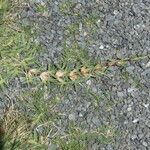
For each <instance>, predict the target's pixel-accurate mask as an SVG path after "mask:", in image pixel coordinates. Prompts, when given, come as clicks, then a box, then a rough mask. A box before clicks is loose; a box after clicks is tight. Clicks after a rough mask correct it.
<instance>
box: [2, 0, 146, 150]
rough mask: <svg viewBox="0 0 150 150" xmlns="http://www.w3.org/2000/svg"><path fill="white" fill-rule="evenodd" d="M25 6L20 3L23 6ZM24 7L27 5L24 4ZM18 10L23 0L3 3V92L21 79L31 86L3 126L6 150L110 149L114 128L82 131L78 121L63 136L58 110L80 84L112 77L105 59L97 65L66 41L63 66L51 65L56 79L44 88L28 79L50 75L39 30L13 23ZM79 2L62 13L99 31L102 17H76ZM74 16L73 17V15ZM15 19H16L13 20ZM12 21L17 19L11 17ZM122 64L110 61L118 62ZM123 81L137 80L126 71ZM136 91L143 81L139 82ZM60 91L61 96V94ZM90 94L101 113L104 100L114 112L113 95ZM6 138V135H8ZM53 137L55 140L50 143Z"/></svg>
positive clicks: (71, 32) (74, 28) (70, 29)
mask: <svg viewBox="0 0 150 150" xmlns="http://www.w3.org/2000/svg"><path fill="white" fill-rule="evenodd" d="M19 2H20V3H19ZM18 3H19V6H20V8H21V5H20V4H21V1H18ZM16 6H17V1H8V0H0V88H1V89H0V90H1V91H2V92H3V89H5V88H6V87H7V86H9V83H11V81H12V80H14V79H15V78H17V77H18V78H20V77H22V78H23V80H24V82H25V83H26V84H27V85H28V88H29V90H24V91H22V92H20V94H19V95H15V98H16V103H15V107H14V105H13V106H10V107H9V108H8V110H7V111H6V112H5V116H4V118H3V119H2V121H1V123H0V146H1V145H3V146H4V150H5V149H6V150H7V149H8V150H9V149H10V150H14V149H15V150H27V149H32V150H34V149H35V150H38V149H39V150H45V149H47V148H48V145H49V144H53V150H56V149H57V147H59V149H60V150H87V149H88V144H89V143H90V142H92V141H95V140H96V141H97V142H98V143H100V144H107V143H111V142H112V141H113V138H114V136H116V131H115V129H114V128H113V127H112V126H100V127H97V128H96V129H90V130H89V131H88V132H87V131H86V130H85V129H83V128H81V127H79V126H78V125H77V124H75V122H68V129H67V130H66V131H65V135H60V134H58V133H57V131H58V128H57V125H56V124H57V121H58V120H59V119H60V118H61V115H60V113H59V111H58V110H57V109H56V108H57V107H56V106H58V105H59V104H60V103H61V100H62V99H63V97H64V96H65V95H66V94H67V91H69V90H70V89H72V88H74V89H75V90H76V89H78V88H79V86H80V84H81V83H83V82H86V80H88V79H90V78H96V79H97V77H99V76H107V71H109V70H108V69H107V67H111V65H110V66H107V67H106V64H105V63H103V62H101V61H100V60H93V59H92V58H90V57H89V55H88V53H87V50H86V49H83V48H81V47H80V46H79V45H78V44H77V42H76V41H75V40H74V41H73V42H72V44H71V46H70V47H69V46H67V44H66V41H65V40H64V45H63V49H64V51H63V54H62V55H61V57H60V63H59V64H57V65H51V64H49V66H48V68H47V69H48V72H49V73H50V74H51V78H50V80H48V81H47V82H45V83H43V82H41V80H40V77H39V75H37V76H32V77H31V78H29V77H28V76H27V74H28V71H29V70H30V69H35V68H36V69H37V70H38V71H39V72H40V73H42V72H44V71H46V69H45V68H43V67H42V65H41V64H40V63H39V62H38V58H37V57H38V54H39V52H41V51H40V50H41V47H40V45H38V44H36V43H34V42H33V41H32V40H31V38H34V37H35V36H36V34H37V32H35V31H36V30H37V29H36V28H33V27H31V26H23V25H18V24H17V22H16V18H13V17H14V16H13V12H14V10H16V9H15V7H16ZM73 6H74V3H72V2H70V1H65V2H63V3H62V4H60V6H59V7H60V11H61V12H62V13H64V15H72V16H76V17H77V18H78V19H79V20H80V21H81V22H82V23H83V26H85V27H86V28H91V30H90V31H91V32H92V30H93V29H94V30H96V24H95V23H96V21H97V19H98V18H97V16H95V15H93V14H91V15H89V16H86V17H85V18H84V16H81V15H79V14H72V12H71V9H72V7H73ZM45 11H47V8H46V7H45V6H43V5H38V6H37V12H39V13H44V12H45ZM68 12H69V13H68ZM10 14H11V15H10ZM10 16H11V17H10ZM65 30H66V32H67V37H71V38H72V37H74V36H75V34H77V33H78V32H79V24H78V23H75V24H70V25H68V26H67V27H66V28H65ZM145 58H146V57H145V56H144V57H142V56H140V57H133V58H132V60H131V61H139V60H140V59H145ZM114 61H116V60H110V63H113V62H114ZM127 61H130V59H129V58H124V59H121V60H120V61H118V62H117V63H118V69H119V67H121V68H123V67H124V68H125V67H126V63H127ZM97 64H100V65H102V70H101V71H100V72H99V73H97V74H92V73H93V72H94V71H93V70H94V67H95V65H97ZM83 66H84V67H87V68H88V69H89V70H90V73H91V74H92V75H91V76H87V77H85V76H84V77H83V75H82V74H81V67H83ZM74 69H76V70H77V72H78V74H79V75H78V76H79V78H78V79H77V80H75V81H72V80H70V79H69V76H68V74H69V73H70V71H72V70H74ZM58 70H62V71H64V72H65V73H66V74H65V76H64V77H63V80H64V82H63V83H62V82H59V81H58V80H57V78H56V75H55V73H56V72H57V71H58ZM122 77H123V78H125V79H126V80H128V79H129V78H130V77H132V76H131V75H130V74H129V73H128V72H126V71H125V70H123V71H122ZM134 81H135V86H137V85H138V82H139V81H138V80H137V79H134ZM55 91H57V92H56V93H57V94H56V93H55ZM85 92H86V94H87V95H88V96H89V97H90V98H91V99H92V105H93V106H94V107H95V110H96V108H97V109H98V105H99V101H101V100H103V101H104V103H105V104H106V107H107V108H108V109H109V108H110V107H111V106H112V105H114V104H113V103H111V102H110V101H109V100H108V98H107V93H106V92H103V93H100V94H99V95H98V94H97V93H94V92H91V90H90V89H88V88H87V87H85ZM49 93H51V94H53V97H52V98H48V94H49ZM40 126H42V127H43V128H44V131H42V132H41V133H39V132H37V128H38V127H40ZM3 131H4V132H5V134H4V132H3ZM49 135H50V136H51V139H49Z"/></svg>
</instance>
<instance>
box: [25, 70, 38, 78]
mask: <svg viewBox="0 0 150 150" xmlns="http://www.w3.org/2000/svg"><path fill="white" fill-rule="evenodd" d="M38 73H39V71H38V70H37V69H30V70H29V71H28V76H29V77H31V76H36V75H38Z"/></svg>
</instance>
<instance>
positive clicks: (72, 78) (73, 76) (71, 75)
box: [69, 69, 78, 81]
mask: <svg viewBox="0 0 150 150" xmlns="http://www.w3.org/2000/svg"><path fill="white" fill-rule="evenodd" d="M69 78H70V79H71V80H72V81H75V80H76V79H77V78H78V72H77V70H76V69H74V70H73V71H71V72H70V73H69Z"/></svg>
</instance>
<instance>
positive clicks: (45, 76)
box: [40, 71, 50, 82]
mask: <svg viewBox="0 0 150 150" xmlns="http://www.w3.org/2000/svg"><path fill="white" fill-rule="evenodd" d="M49 77H50V75H49V72H48V71H45V72H42V73H41V74H40V78H41V80H42V82H46V81H48V79H49Z"/></svg>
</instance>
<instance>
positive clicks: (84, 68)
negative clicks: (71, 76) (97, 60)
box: [80, 67, 89, 77]
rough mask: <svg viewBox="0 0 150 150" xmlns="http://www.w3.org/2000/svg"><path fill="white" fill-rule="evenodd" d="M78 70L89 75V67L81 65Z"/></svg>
mask: <svg viewBox="0 0 150 150" xmlns="http://www.w3.org/2000/svg"><path fill="white" fill-rule="evenodd" d="M80 71H81V74H82V75H83V76H85V77H86V76H88V75H89V69H88V68H86V67H82V68H81V70H80Z"/></svg>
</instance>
